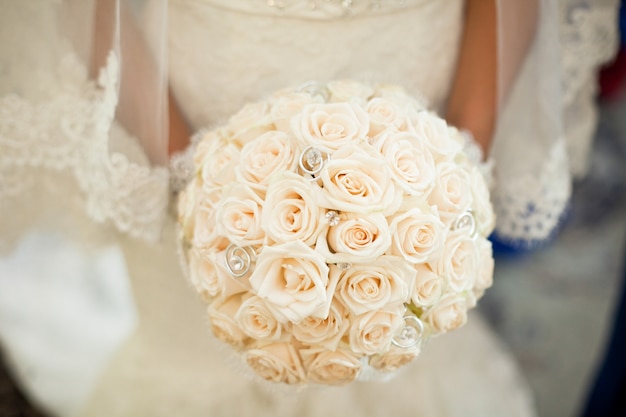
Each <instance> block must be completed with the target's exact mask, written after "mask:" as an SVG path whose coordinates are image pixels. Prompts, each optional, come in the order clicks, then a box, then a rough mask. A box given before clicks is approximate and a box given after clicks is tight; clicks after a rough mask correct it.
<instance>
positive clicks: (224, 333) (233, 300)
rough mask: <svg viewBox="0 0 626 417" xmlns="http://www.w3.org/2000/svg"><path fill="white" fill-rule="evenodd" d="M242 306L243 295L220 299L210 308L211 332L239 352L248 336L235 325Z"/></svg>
mask: <svg viewBox="0 0 626 417" xmlns="http://www.w3.org/2000/svg"><path fill="white" fill-rule="evenodd" d="M240 305H241V295H240V294H239V295H235V296H232V297H229V298H218V299H216V300H215V301H213V303H212V304H211V305H210V306H209V322H210V326H211V331H212V332H213V334H214V335H215V337H217V338H218V339H220V340H221V341H223V342H226V343H228V344H229V345H231V346H233V347H234V348H235V349H237V350H241V349H243V348H244V346H245V343H246V339H247V336H246V335H245V333H244V332H243V331H242V330H241V328H240V327H239V326H237V323H235V318H234V317H235V314H236V313H237V310H238V309H239V306H240Z"/></svg>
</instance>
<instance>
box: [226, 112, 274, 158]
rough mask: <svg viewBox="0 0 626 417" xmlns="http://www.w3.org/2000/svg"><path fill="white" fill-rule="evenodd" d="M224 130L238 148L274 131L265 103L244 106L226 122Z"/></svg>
mask: <svg viewBox="0 0 626 417" xmlns="http://www.w3.org/2000/svg"><path fill="white" fill-rule="evenodd" d="M226 128H227V129H228V132H229V133H230V136H231V140H232V141H233V142H234V143H236V144H237V145H239V147H242V146H243V145H245V144H246V143H248V142H250V141H251V140H253V139H256V138H257V137H259V136H261V135H262V134H263V133H265V132H269V131H270V130H274V124H273V123H272V118H271V116H270V108H269V104H268V103H267V102H266V101H260V102H257V103H248V104H246V105H245V106H244V107H243V108H242V109H241V110H239V111H238V112H237V113H236V114H234V115H233V116H232V117H231V118H230V119H229V120H228V125H227V126H226Z"/></svg>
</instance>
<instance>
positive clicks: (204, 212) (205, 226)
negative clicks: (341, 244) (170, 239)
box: [193, 199, 229, 251]
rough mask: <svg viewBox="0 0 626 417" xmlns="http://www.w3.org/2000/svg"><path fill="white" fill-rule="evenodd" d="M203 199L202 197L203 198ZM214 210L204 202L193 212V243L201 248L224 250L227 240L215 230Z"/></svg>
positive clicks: (227, 243)
mask: <svg viewBox="0 0 626 417" xmlns="http://www.w3.org/2000/svg"><path fill="white" fill-rule="evenodd" d="M203 200H204V199H203ZM215 216H216V212H215V210H214V209H213V208H212V207H210V206H206V205H204V204H200V205H199V206H198V207H197V208H196V212H195V224H194V231H193V245H194V246H196V247H198V248H201V249H203V250H205V251H206V250H224V249H226V247H228V245H229V242H228V239H226V238H225V237H224V236H221V235H220V234H219V233H218V232H217V222H216V220H215V219H216V217H215Z"/></svg>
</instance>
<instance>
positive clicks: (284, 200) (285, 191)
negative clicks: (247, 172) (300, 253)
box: [261, 173, 324, 246]
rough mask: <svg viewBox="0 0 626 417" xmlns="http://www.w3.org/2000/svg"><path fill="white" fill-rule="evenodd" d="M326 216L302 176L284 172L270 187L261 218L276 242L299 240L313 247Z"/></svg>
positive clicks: (271, 237) (266, 231)
mask: <svg viewBox="0 0 626 417" xmlns="http://www.w3.org/2000/svg"><path fill="white" fill-rule="evenodd" d="M323 216H324V210H323V209H322V208H320V207H318V205H317V201H316V194H315V192H314V189H313V187H312V186H311V184H310V183H309V182H308V181H306V180H305V179H304V178H302V176H300V175H297V174H294V173H284V174H282V175H281V176H279V177H275V178H274V180H273V181H272V183H271V184H270V186H269V188H268V190H267V194H266V196H265V204H264V208H263V214H262V217H261V219H262V226H263V228H264V229H265V233H266V234H267V236H268V237H269V238H270V239H272V240H273V241H274V242H278V243H283V242H291V241H294V240H300V241H302V242H303V243H305V244H306V245H309V246H312V245H313V244H315V241H316V239H317V237H318V235H319V233H320V231H321V229H322V227H323V223H322V222H321V219H322V217H323Z"/></svg>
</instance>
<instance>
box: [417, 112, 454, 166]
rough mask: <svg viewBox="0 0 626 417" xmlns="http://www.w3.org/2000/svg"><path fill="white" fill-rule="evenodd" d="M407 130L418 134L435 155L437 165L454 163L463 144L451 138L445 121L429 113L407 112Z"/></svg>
mask: <svg viewBox="0 0 626 417" xmlns="http://www.w3.org/2000/svg"><path fill="white" fill-rule="evenodd" d="M406 121H407V122H406V127H407V130H409V131H411V132H414V133H416V134H417V135H418V136H419V137H420V139H421V140H423V141H424V143H425V144H426V146H427V147H428V148H429V149H430V150H431V152H432V153H433V157H434V159H435V162H436V163H439V162H443V161H452V160H453V159H454V158H455V156H456V155H457V154H458V153H459V152H461V151H462V149H463V144H462V143H460V142H459V141H458V140H455V139H454V138H452V137H451V136H450V132H449V130H448V125H447V124H446V122H445V120H443V119H442V118H441V117H439V116H437V115H436V114H434V113H431V112H428V111H418V110H415V109H413V110H412V111H408V112H407V118H406Z"/></svg>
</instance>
